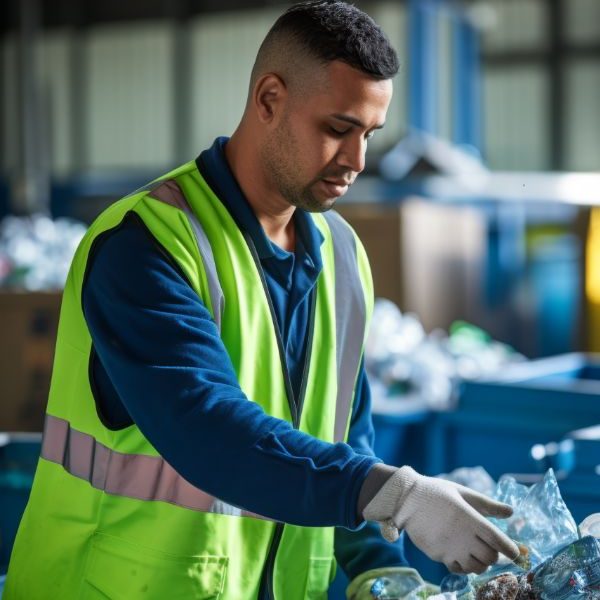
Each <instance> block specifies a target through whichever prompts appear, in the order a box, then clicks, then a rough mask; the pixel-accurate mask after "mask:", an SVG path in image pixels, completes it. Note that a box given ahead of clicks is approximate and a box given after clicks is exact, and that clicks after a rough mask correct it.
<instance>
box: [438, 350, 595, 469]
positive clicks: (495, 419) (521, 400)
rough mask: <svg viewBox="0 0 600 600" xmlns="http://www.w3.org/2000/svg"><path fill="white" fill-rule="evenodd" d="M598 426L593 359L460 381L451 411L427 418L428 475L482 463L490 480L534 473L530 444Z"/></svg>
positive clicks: (569, 357) (544, 362)
mask: <svg viewBox="0 0 600 600" xmlns="http://www.w3.org/2000/svg"><path fill="white" fill-rule="evenodd" d="M598 422H600V358H599V357H598V356H594V355H585V354H565V355H562V356H556V357H553V358H548V359H541V360H536V361H531V362H528V363H523V364H519V365H515V366H513V367H509V368H507V369H505V371H504V372H503V374H502V375H501V376H499V377H496V378H494V379H487V380H479V381H473V382H465V383H463V385H462V389H461V393H460V398H459V405H458V408H457V410H456V411H453V412H448V413H438V414H437V415H436V417H435V418H434V419H433V420H432V423H431V430H430V432H429V433H430V435H429V436H428V447H427V469H426V470H427V472H428V473H429V474H432V475H435V474H437V473H442V472H448V471H451V470H453V469H455V468H458V467H472V466H477V465H482V466H483V467H484V468H485V469H486V470H487V471H488V472H489V473H490V475H491V476H492V477H494V478H495V479H498V478H499V477H500V476H501V475H503V474H505V473H532V472H536V471H538V469H539V467H537V466H536V464H535V463H534V461H533V460H532V458H531V455H530V449H531V447H532V446H533V445H534V444H548V443H549V442H553V441H555V440H560V439H562V438H563V437H564V436H565V435H566V434H567V433H568V432H569V431H572V430H574V429H579V428H582V427H587V426H589V425H591V424H594V423H598Z"/></svg>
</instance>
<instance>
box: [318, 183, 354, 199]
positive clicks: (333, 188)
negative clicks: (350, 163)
mask: <svg viewBox="0 0 600 600" xmlns="http://www.w3.org/2000/svg"><path fill="white" fill-rule="evenodd" d="M321 181H322V182H323V184H324V187H325V188H326V189H327V192H328V193H329V194H331V196H334V197H338V196H343V195H344V194H345V193H346V192H347V191H348V186H349V185H350V184H351V182H348V181H346V180H345V179H322V180H321Z"/></svg>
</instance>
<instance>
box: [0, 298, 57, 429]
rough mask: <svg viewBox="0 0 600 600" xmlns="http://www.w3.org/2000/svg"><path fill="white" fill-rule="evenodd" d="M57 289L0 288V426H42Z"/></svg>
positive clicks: (52, 348) (52, 346)
mask: <svg viewBox="0 0 600 600" xmlns="http://www.w3.org/2000/svg"><path fill="white" fill-rule="evenodd" d="M61 296H62V294H61V293H60V292H21V293H20V292H7V291H2V292H0V431H42V428H43V423H44V414H45V411H46V404H47V401H48V390H49V388H50V377H51V374H52V363H53V360H54V347H55V344H56V332H57V329H58V318H59V313H60V302H61Z"/></svg>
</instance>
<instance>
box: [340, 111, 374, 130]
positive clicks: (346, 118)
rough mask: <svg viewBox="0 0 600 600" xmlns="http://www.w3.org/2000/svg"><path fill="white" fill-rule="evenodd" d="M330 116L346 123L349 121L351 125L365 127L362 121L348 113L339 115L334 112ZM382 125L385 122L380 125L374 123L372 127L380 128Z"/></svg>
mask: <svg viewBox="0 0 600 600" xmlns="http://www.w3.org/2000/svg"><path fill="white" fill-rule="evenodd" d="M331 116H332V117H333V118H334V119H338V120H339V121H346V123H351V124H352V125H356V126H357V127H362V128H363V129H365V126H364V125H363V122H362V121H361V120H360V119H357V118H356V117H351V116H350V115H340V114H335V115H331ZM384 125H385V123H381V125H375V127H373V129H382V128H383V126H384Z"/></svg>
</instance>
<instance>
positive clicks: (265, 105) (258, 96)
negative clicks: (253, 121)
mask: <svg viewBox="0 0 600 600" xmlns="http://www.w3.org/2000/svg"><path fill="white" fill-rule="evenodd" d="M287 92H288V91H287V87H286V85H285V83H284V81H283V79H281V77H279V75H276V74H275V73H266V74H265V75H263V76H262V77H261V78H260V79H259V80H258V81H257V82H256V84H255V86H254V91H253V94H252V102H253V105H254V108H255V110H256V114H257V117H258V119H259V121H261V122H262V123H264V124H269V123H272V122H273V121H274V120H277V119H278V117H279V116H280V114H281V113H282V108H283V105H284V103H285V100H286V98H287Z"/></svg>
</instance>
